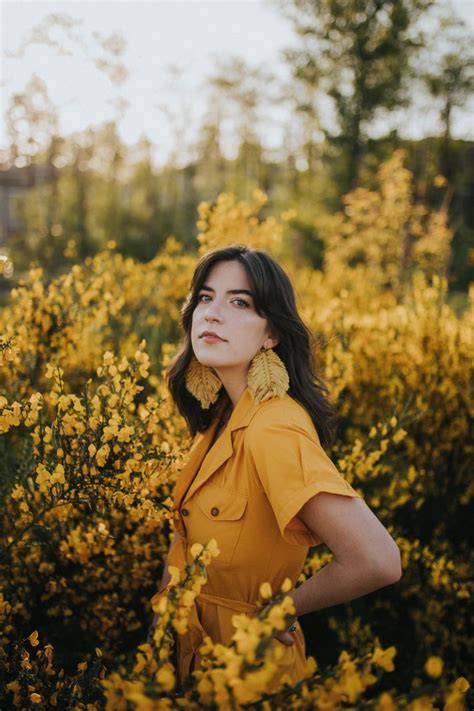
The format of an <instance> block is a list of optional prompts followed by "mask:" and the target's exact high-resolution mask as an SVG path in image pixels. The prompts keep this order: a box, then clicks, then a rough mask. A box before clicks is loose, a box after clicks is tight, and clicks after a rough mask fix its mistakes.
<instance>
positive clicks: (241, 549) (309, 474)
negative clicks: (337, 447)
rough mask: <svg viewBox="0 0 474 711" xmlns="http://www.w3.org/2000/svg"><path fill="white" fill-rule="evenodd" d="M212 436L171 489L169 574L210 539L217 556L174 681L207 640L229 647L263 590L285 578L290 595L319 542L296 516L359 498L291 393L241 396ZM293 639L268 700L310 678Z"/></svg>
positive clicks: (202, 440) (300, 643)
mask: <svg viewBox="0 0 474 711" xmlns="http://www.w3.org/2000/svg"><path fill="white" fill-rule="evenodd" d="M217 426H218V422H217V420H216V421H214V422H213V423H212V425H211V426H210V427H209V428H208V429H207V430H206V431H205V432H202V433H198V434H197V435H196V437H195V440H194V442H193V446H192V447H191V450H190V452H189V455H188V459H187V462H186V464H185V465H184V467H183V468H182V470H181V473H180V475H179V477H178V480H177V482H176V485H175V489H174V504H175V535H176V538H177V542H176V543H175V545H174V546H173V548H172V550H171V551H170V553H169V556H168V565H175V566H177V567H178V568H182V567H183V566H184V563H185V561H187V562H189V563H190V562H191V561H192V556H191V554H190V548H191V546H192V545H193V544H194V543H202V544H203V545H204V544H206V543H207V542H208V541H209V540H210V539H211V538H215V539H216V541H217V545H218V548H219V550H220V554H219V555H218V556H217V557H215V558H213V559H212V561H211V563H210V565H209V566H208V568H207V574H208V579H207V582H206V584H205V585H204V586H203V588H202V591H201V593H200V595H198V597H197V598H196V600H195V603H194V605H193V607H192V608H191V614H190V617H189V629H188V631H187V632H186V633H185V634H184V635H179V636H178V677H179V681H183V680H184V679H185V678H186V676H188V675H189V674H190V673H191V672H192V671H193V670H194V669H196V668H197V667H198V666H199V664H200V662H201V659H202V656H201V654H200V652H199V648H200V646H201V644H202V643H203V641H204V636H205V635H206V634H207V635H209V636H210V637H211V639H212V641H213V642H214V643H221V644H229V643H230V641H231V638H232V635H233V634H234V631H235V629H234V628H233V626H232V616H233V615H235V614H239V613H247V614H248V615H250V616H251V615H253V614H254V612H255V611H256V609H257V602H258V601H259V600H261V597H260V594H259V589H260V585H261V583H263V582H265V581H267V582H269V583H270V585H271V587H272V590H273V591H274V592H275V593H276V592H278V591H279V589H280V587H281V585H282V583H283V581H284V580H285V578H287V577H288V578H290V580H291V582H292V586H293V587H295V584H296V581H297V579H298V577H299V575H300V574H301V571H302V569H303V566H304V563H305V560H306V557H307V554H308V549H309V547H310V546H315V545H317V544H319V543H321V542H322V541H321V540H320V539H319V538H318V537H317V536H315V535H314V534H313V533H312V532H311V530H310V529H308V527H307V526H306V525H305V524H304V523H303V521H302V520H301V519H299V518H298V512H299V511H300V509H301V508H302V506H303V505H304V504H305V503H306V502H307V501H308V500H309V499H310V498H311V497H312V496H314V495H315V494H317V493H318V492H321V491H326V492H330V493H333V494H342V495H343V496H351V497H359V498H361V496H360V494H359V493H358V492H357V491H355V489H353V488H352V486H350V484H349V483H348V482H346V481H345V480H344V478H343V477H342V476H341V474H340V473H339V471H338V469H337V468H336V466H335V465H334V464H333V462H332V461H331V459H330V458H329V457H328V455H327V454H326V453H325V451H324V449H323V448H322V446H321V444H320V440H319V437H318V434H317V431H316V429H315V427H314V424H313V422H312V420H311V418H310V416H309V414H308V413H307V412H306V410H305V409H304V407H302V405H300V403H298V402H297V401H296V400H294V399H293V398H292V397H290V395H288V394H287V393H286V394H285V395H284V396H283V397H275V398H272V399H270V400H266V401H264V402H261V403H255V402H254V401H253V399H252V396H251V394H250V391H249V389H248V387H247V388H246V389H245V390H244V391H243V393H242V395H241V396H240V399H239V401H238V403H237V405H236V406H235V407H234V409H233V411H232V414H231V416H230V419H229V421H228V423H227V425H226V427H225V429H224V430H223V432H222V433H221V434H220V436H219V437H218V438H217V440H216V441H215V442H214V443H213V444H212V442H213V437H214V434H215V432H216V430H217ZM162 592H163V591H159V592H158V593H156V595H154V596H153V598H152V602H154V601H156V599H157V597H158V596H159V595H160V594H162ZM293 639H294V644H293V645H292V646H286V645H284V644H283V643H282V642H280V641H279V640H277V639H276V638H275V640H274V642H272V643H274V644H278V645H281V646H282V647H283V648H284V651H283V656H282V658H281V660H280V662H279V669H278V673H277V674H275V676H274V678H273V680H272V682H271V683H270V688H269V689H268V691H271V690H272V689H273V688H275V689H276V688H277V686H278V683H279V678H280V677H281V675H282V674H283V673H287V674H288V675H289V677H290V679H291V681H292V683H296V682H297V681H299V680H300V679H302V678H303V677H304V676H305V675H306V674H307V672H306V671H305V661H306V655H305V640H304V636H303V632H302V629H301V627H300V625H299V624H298V623H297V627H296V632H294V633H293Z"/></svg>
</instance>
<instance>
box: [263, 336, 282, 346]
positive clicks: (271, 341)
mask: <svg viewBox="0 0 474 711" xmlns="http://www.w3.org/2000/svg"><path fill="white" fill-rule="evenodd" d="M278 343H279V341H278V338H272V337H271V336H269V337H268V338H267V340H266V341H265V343H264V344H263V346H264V348H275V346H277V345H278Z"/></svg>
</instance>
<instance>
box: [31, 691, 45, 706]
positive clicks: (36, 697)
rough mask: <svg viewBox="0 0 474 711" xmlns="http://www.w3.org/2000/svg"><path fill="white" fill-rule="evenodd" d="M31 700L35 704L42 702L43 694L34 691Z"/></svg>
mask: <svg viewBox="0 0 474 711" xmlns="http://www.w3.org/2000/svg"><path fill="white" fill-rule="evenodd" d="M30 701H32V702H33V703H34V704H40V703H41V702H42V701H43V699H42V698H41V696H40V695H39V694H36V693H33V694H30Z"/></svg>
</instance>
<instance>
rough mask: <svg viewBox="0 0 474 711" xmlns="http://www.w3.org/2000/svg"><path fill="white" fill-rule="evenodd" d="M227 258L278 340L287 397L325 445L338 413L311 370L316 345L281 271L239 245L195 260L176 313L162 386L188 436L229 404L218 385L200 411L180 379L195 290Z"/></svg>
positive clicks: (189, 350) (188, 356)
mask: <svg viewBox="0 0 474 711" xmlns="http://www.w3.org/2000/svg"><path fill="white" fill-rule="evenodd" d="M233 260H234V261H237V262H240V264H242V266H243V267H244V269H245V271H246V273H247V277H248V280H249V283H250V290H251V292H252V295H253V301H254V305H255V310H256V312H257V313H258V315H259V316H262V317H264V318H266V319H267V321H268V326H269V328H270V331H271V334H272V336H273V337H275V338H277V339H278V345H277V346H275V348H274V351H275V352H276V353H277V354H278V356H279V357H280V358H281V360H282V361H283V363H284V364H285V367H286V369H287V371H288V376H289V379H290V387H289V389H288V394H289V395H290V396H291V397H292V398H294V399H295V400H297V401H298V402H299V403H300V404H301V405H302V406H303V407H304V408H305V409H306V411H307V412H308V414H309V415H310V417H311V419H312V421H313V423H314V426H315V428H316V430H317V433H318V435H319V439H320V442H321V445H322V446H323V447H325V448H326V447H329V446H330V445H331V444H332V442H333V440H334V434H335V429H336V424H337V419H338V415H337V411H336V408H335V407H334V405H333V404H332V402H331V401H330V398H329V391H328V388H327V386H326V384H325V382H324V380H323V379H322V377H321V375H320V374H319V373H318V372H317V367H316V360H315V352H316V347H317V346H318V345H319V344H318V342H317V340H316V338H315V337H314V335H313V334H312V332H311V331H310V329H309V328H308V327H307V326H306V325H305V324H304V323H303V321H302V320H301V318H300V316H299V314H298V311H297V307H296V302H295V294H294V291H293V286H292V284H291V281H290V279H289V277H288V275H287V274H286V272H285V271H284V270H283V269H282V267H281V266H280V265H279V264H278V262H276V261H275V259H273V257H271V256H270V255H269V254H268V253H267V252H265V251H263V250H257V249H251V248H250V247H247V246H246V245H241V244H232V245H229V246H227V247H223V248H220V249H213V250H211V251H209V252H207V253H206V254H204V255H203V256H202V257H201V258H200V259H199V261H198V263H197V265H196V269H195V271H194V274H193V277H192V280H191V287H190V291H189V293H188V296H187V298H186V300H185V302H184V304H183V306H182V309H181V321H180V323H181V327H182V329H183V331H184V337H183V341H182V344H181V348H180V350H179V352H178V353H177V354H176V356H175V357H174V359H173V361H172V363H171V365H170V366H169V368H168V371H167V383H168V388H169V390H170V393H171V395H172V397H173V400H174V402H175V403H176V406H177V408H178V410H179V412H180V413H181V415H182V416H183V417H184V419H185V420H186V422H187V425H188V429H189V432H190V434H191V436H192V437H194V435H195V434H196V433H197V432H203V431H204V430H206V429H207V428H208V427H209V426H210V424H211V422H212V421H213V420H214V418H215V417H216V416H219V415H221V414H223V413H224V411H225V410H226V409H227V408H228V407H229V405H230V403H231V400H230V398H229V396H228V395H227V392H226V390H225V388H223V387H222V388H221V389H220V391H219V395H218V398H217V400H216V401H215V403H213V404H212V405H211V406H210V407H209V409H207V410H205V409H203V408H202V407H201V405H200V403H199V402H198V400H196V399H195V398H194V396H193V395H191V393H190V392H189V391H188V390H187V388H186V385H185V375H186V370H187V368H188V365H189V363H190V361H191V358H192V356H193V354H194V352H193V348H192V344H191V325H192V316H193V311H194V309H195V308H196V305H197V303H198V295H199V292H200V290H201V288H202V286H203V284H205V283H206V279H207V276H208V274H209V271H210V270H211V269H212V267H213V266H214V265H215V264H217V263H218V262H222V261H233Z"/></svg>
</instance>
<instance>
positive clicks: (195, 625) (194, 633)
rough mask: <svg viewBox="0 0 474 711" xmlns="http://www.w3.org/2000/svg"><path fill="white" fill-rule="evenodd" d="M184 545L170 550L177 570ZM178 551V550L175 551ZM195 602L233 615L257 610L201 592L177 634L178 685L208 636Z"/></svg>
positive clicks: (245, 604) (184, 552) (183, 558)
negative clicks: (184, 628)
mask: <svg viewBox="0 0 474 711" xmlns="http://www.w3.org/2000/svg"><path fill="white" fill-rule="evenodd" d="M185 546H186V543H185V541H184V540H183V541H179V542H178V543H177V544H176V545H175V546H174V547H173V550H172V554H173V556H172V558H173V561H172V564H173V565H177V567H179V568H181V569H182V568H183V567H184V565H185V563H186V548H185ZM176 549H178V550H176ZM168 587H169V585H166V586H165V587H163V588H161V590H159V591H158V592H157V593H155V595H153V597H152V598H151V602H152V603H154V602H155V601H156V600H157V599H158V597H159V596H160V595H161V594H163V593H164V592H165V591H166V590H167V589H168ZM196 600H199V601H203V602H209V603H211V604H214V605H218V606H219V607H225V608H227V609H228V610H232V611H233V612H235V613H246V614H248V615H252V614H253V613H254V612H255V611H256V610H257V605H256V604H253V603H250V602H244V601H243V600H232V599H231V598H228V597H221V596H220V595H213V594H212V593H206V592H201V593H199V595H197V596H196V598H195V600H194V602H193V605H192V606H191V608H190V611H189V618H188V629H187V631H186V632H185V633H184V634H179V635H178V636H177V640H178V670H177V671H178V679H179V683H181V682H182V681H184V679H185V678H186V677H187V676H189V674H190V673H191V665H192V663H193V659H194V656H195V655H196V653H197V651H198V649H199V647H200V646H201V644H202V643H203V642H204V637H205V636H206V635H208V633H207V632H206V630H205V629H204V627H203V626H202V624H201V621H200V619H199V615H198V611H197V606H196Z"/></svg>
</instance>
